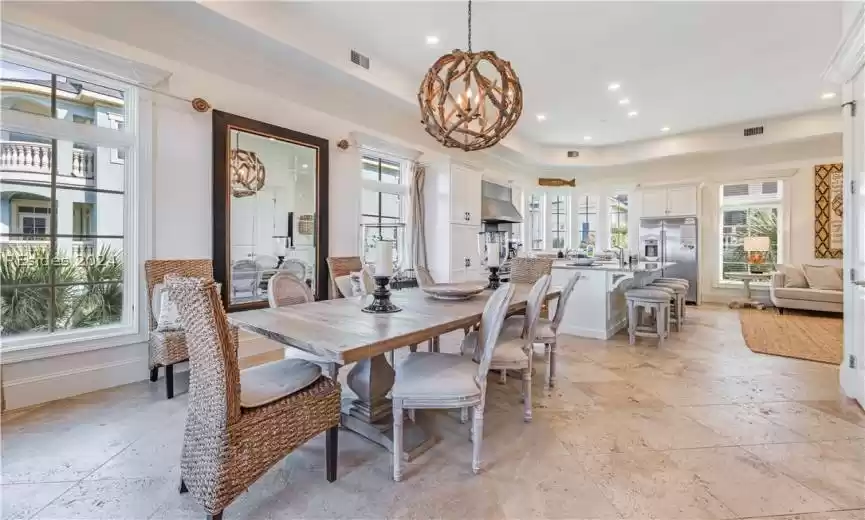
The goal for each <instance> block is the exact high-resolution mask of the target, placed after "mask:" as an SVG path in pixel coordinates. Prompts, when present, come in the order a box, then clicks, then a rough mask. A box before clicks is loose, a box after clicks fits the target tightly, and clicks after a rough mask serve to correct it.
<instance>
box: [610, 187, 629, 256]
mask: <svg viewBox="0 0 865 520" xmlns="http://www.w3.org/2000/svg"><path fill="white" fill-rule="evenodd" d="M609 205H610V248H611V249H619V248H621V249H628V195H627V194H626V193H625V194H620V195H616V196H615V197H610V200H609Z"/></svg>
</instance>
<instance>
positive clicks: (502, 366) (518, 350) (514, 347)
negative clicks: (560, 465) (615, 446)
mask: <svg viewBox="0 0 865 520" xmlns="http://www.w3.org/2000/svg"><path fill="white" fill-rule="evenodd" d="M550 280H551V278H550V275H548V274H545V275H543V276H541V277H540V278H539V279H538V281H537V282H535V284H534V285H533V286H532V290H531V291H530V292H529V297H528V298H527V299H526V317H525V328H524V329H523V330H522V331H519V330H516V331H515V330H513V329H505V330H504V331H502V334H501V335H500V336H499V337H498V343H497V344H496V348H495V353H494V354H493V357H492V360H491V361H490V365H489V369H490V370H500V371H501V373H502V374H503V375H504V374H506V373H507V371H508V370H519V371H521V373H522V380H523V387H522V394H523V396H522V397H523V420H524V421H526V422H530V421H531V420H532V357H533V356H532V345H533V344H534V338H535V335H536V328H537V324H538V319H539V318H540V316H541V307H542V306H543V304H544V301H545V300H546V296H547V292H549V290H550ZM507 285H514V284H507ZM477 345H478V333H477V331H472V332H471V333H469V334H468V335H467V336H466V337H465V338H463V342H462V344H461V345H460V352H461V353H462V354H467V353H473V357H474V359H475V360H476V361H477V360H478V356H479V352H480V350H479V349H478V346H477ZM503 379H504V377H503Z"/></svg>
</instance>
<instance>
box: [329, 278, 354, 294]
mask: <svg viewBox="0 0 865 520" xmlns="http://www.w3.org/2000/svg"><path fill="white" fill-rule="evenodd" d="M333 283H334V284H336V288H337V289H338V290H339V292H340V294H342V296H343V297H344V298H351V297H352V296H354V288H352V286H351V275H348V274H347V275H345V276H337V277H336V278H334V279H333Z"/></svg>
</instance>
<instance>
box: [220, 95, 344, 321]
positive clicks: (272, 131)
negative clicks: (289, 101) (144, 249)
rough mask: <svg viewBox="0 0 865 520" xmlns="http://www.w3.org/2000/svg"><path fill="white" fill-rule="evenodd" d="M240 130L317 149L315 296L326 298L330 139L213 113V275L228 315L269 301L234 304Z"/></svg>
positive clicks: (221, 113) (240, 117)
mask: <svg viewBox="0 0 865 520" xmlns="http://www.w3.org/2000/svg"><path fill="white" fill-rule="evenodd" d="M232 130H239V131H242V132H247V133H250V134H257V135H261V136H264V137H272V138H275V139H278V140H281V141H286V142H289V143H294V144H298V145H302V146H307V147H310V148H315V149H316V150H317V154H318V160H317V161H316V166H317V171H316V177H315V179H316V180H315V246H316V250H315V264H316V265H315V274H314V278H313V279H314V283H315V297H316V299H317V300H324V299H327V294H328V285H329V277H328V273H327V255H328V252H327V251H328V175H329V162H328V146H329V143H328V140H327V139H322V138H320V137H316V136H314V135H309V134H304V133H301V132H295V131H293V130H289V129H287V128H282V127H279V126H275V125H271V124H269V123H264V122H261V121H256V120H254V119H249V118H246V117H242V116H237V115H234V114H229V113H227V112H221V111H219V110H214V111H213V274H214V278H215V280H216V281H217V282H220V283H221V284H222V295H221V296H222V302H223V305H225V309H226V311H228V312H231V311H238V310H248V309H259V308H264V307H267V306H268V303H267V300H264V301H255V302H245V303H239V304H231V303H230V300H229V290H230V288H231V255H230V248H231V236H230V235H231V184H230V178H229V173H228V162H229V153H230V151H231V145H230V142H229V139H230V138H231V131H232Z"/></svg>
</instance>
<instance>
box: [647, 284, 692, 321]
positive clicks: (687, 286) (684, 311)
mask: <svg viewBox="0 0 865 520" xmlns="http://www.w3.org/2000/svg"><path fill="white" fill-rule="evenodd" d="M653 281H655V282H676V283H680V284H684V285H685V289H690V288H691V283H690V282H689V281H688V280H687V279H685V278H670V277H663V276H662V277H661V278H655V279H654V280H653ZM687 295H688V293H687V291H685V296H686V297H687ZM686 309H687V307H686V306H684V305H683V306H682V321H683V322H684V321H685V314H687V311H686Z"/></svg>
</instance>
